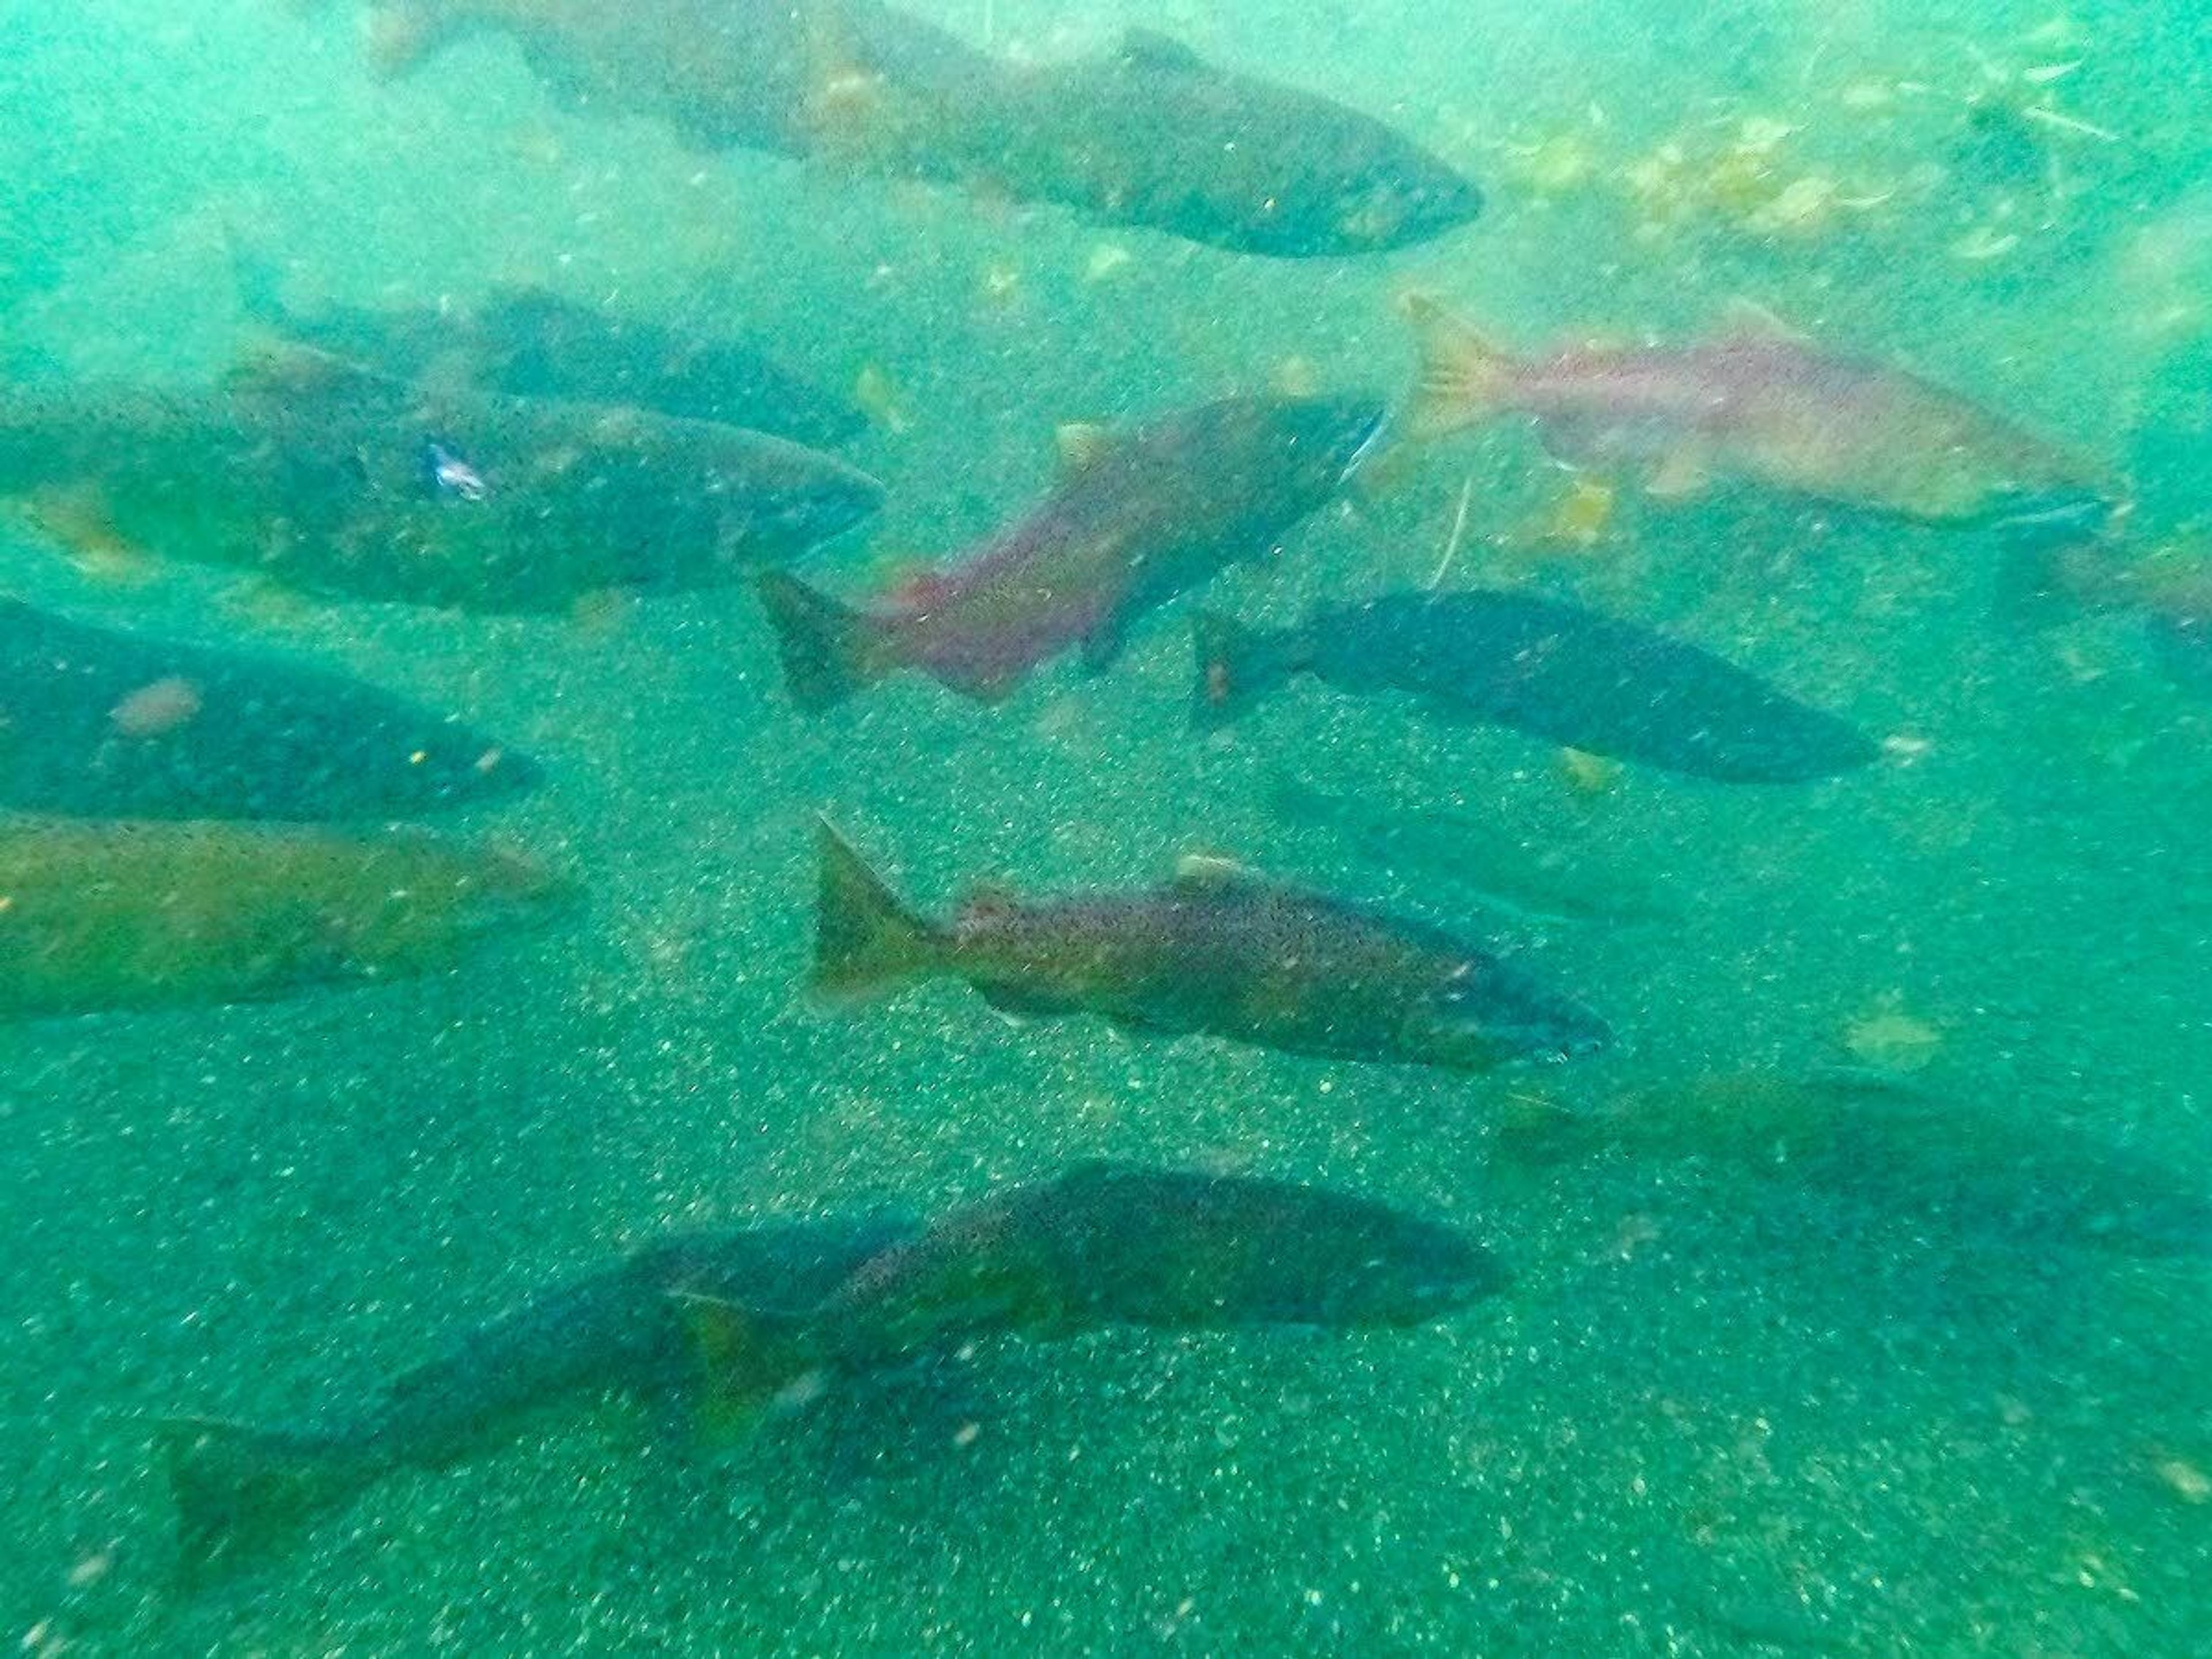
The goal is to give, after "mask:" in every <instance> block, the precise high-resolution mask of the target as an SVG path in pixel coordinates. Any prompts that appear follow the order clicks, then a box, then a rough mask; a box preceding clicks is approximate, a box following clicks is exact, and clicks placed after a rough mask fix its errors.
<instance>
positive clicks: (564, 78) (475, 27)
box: [375, 0, 1482, 258]
mask: <svg viewBox="0 0 2212 1659" xmlns="http://www.w3.org/2000/svg"><path fill="white" fill-rule="evenodd" d="M492 31H496V32H500V33H507V34H509V35H511V36H513V38H514V39H515V40H518V41H519V42H520V44H521V46H522V50H523V52H524V54H525V56H526V58H528V59H529V61H530V63H531V64H532V67H533V68H534V69H535V70H537V72H538V74H539V75H540V76H542V77H543V78H544V80H545V82H547V84H548V85H549V86H550V88H552V89H553V91H554V92H555V94H556V96H559V97H561V98H562V99H563V100H565V101H567V102H568V103H569V104H571V105H572V106H578V107H586V108H594V109H600V110H610V111H620V112H623V113H627V114H633V115H643V116H648V117H652V118H658V119H661V120H665V121H666V122H667V123H668V124H669V125H671V128H672V129H673V130H674V131H676V133H677V134H678V137H681V138H682V139H683V140H684V142H686V143H690V144H693V145H696V146H701V147H704V148H710V149H712V148H722V147H726V146H729V145H744V146H748V147H750V148H754V149H765V150H770V151H775V152H778V153H781V154H785V155H798V156H808V157H815V158H819V159H822V160H825V161H831V162H834V163H837V164H841V165H843V166H845V167H848V168H850V169H852V170H854V171H858V172H861V173H872V174H875V175H878V176H886V177H894V178H897V177H911V178H921V179H932V180H936V181H940V182H945V183H950V184H952V185H957V186H960V187H963V188H966V189H969V190H973V191H979V192H987V193H989V194H991V195H994V196H997V197H1006V198H1011V199H1013V200H1016V201H1026V202H1049V203H1052V204H1056V205H1059V206H1062V207H1066V208H1069V209H1072V210H1074V211H1076V212H1078V213H1079V214H1082V215H1084V216H1086V217H1088V218H1090V219H1091V220H1093V221H1094V222H1101V223H1107V224H1116V225H1130V226H1141V227H1145V228H1151V229H1155V230H1160V231H1164V232H1167V233H1169V234H1173V235H1176V236H1180V237H1182V238H1184V239H1186V240H1190V241H1194V242H1199V243H1202V244H1206V245H1209V246H1218V247H1224V248H1228V249H1231V250H1235V251H1237V252H1251V253H1259V254H1267V255H1274V256H1278V257H1285V258H1295V257H1310V256H1318V255H1345V254H1360V253H1372V252H1383V251H1386V250H1389V249H1393V248H1398V247H1404V246H1409V245H1411V244H1413V243H1417V242H1421V241H1425V240H1429V239H1431V238H1432V237H1436V236H1439V235H1442V234H1445V233H1446V232H1448V231H1449V230H1452V229H1454V228H1457V227H1459V226H1461V225H1463V224H1465V223H1467V222H1469V221H1471V220H1472V219H1474V217H1475V216H1477V214H1479V213H1480V210H1481V207H1482V197H1481V193H1480V191H1479V190H1477V189H1476V187H1475V186H1474V185H1473V184H1471V183H1470V182H1469V181H1468V180H1467V179H1465V178H1463V177H1462V176H1461V175H1460V174H1459V173H1457V172H1456V171H1455V170H1454V169H1453V168H1451V167H1449V166H1448V165H1446V164H1445V163H1444V162H1443V161H1440V160H1439V159H1438V158H1437V157H1436V156H1434V155H1431V154H1430V153H1429V152H1427V151H1426V150H1425V149H1422V148H1421V147H1420V146H1419V145H1417V144H1415V143H1413V142H1412V141H1410V140H1409V139H1407V138H1406V137H1403V136H1401V135H1400V134H1398V133H1396V132H1395V131H1392V130H1391V129H1390V128H1389V127H1388V126H1386V125H1383V123H1381V122H1379V121H1376V120H1374V119H1372V118H1369V117H1367V116H1364V115H1363V114H1360V113H1359V112H1356V111H1353V110H1351V109H1347V108H1346V107H1345V106H1343V105H1340V104H1337V103H1334V102H1333V101H1331V100H1328V99H1325V98H1322V97H1319V96H1316V95H1315V94H1310V93H1305V92H1301V91H1298V90H1297V89H1294V88H1289V87H1285V86H1282V85H1279V84H1277V83H1274V82H1268V81H1265V80H1262V79H1261V78H1259V77H1257V76H1247V75H1239V74H1236V73H1233V72H1231V71H1230V70H1225V69H1222V68H1220V67H1219V66H1218V65H1215V64H1209V63H1207V62H1206V61H1205V60H1204V59H1203V58H1200V56H1199V55H1198V54H1197V53H1195V52H1192V51H1191V50H1190V49H1189V48H1188V47H1186V46H1181V45H1179V44H1177V43H1176V42H1175V41H1173V40H1169V39H1167V38H1166V37H1164V36H1161V35H1158V34H1154V33H1150V32H1148V31H1141V30H1136V31H1131V32H1130V33H1128V34H1127V35H1126V36H1125V37H1124V38H1123V40H1121V43H1120V44H1119V45H1118V46H1115V48H1113V49H1112V50H1110V51H1109V52H1104V53H1102V54H1099V55H1097V56H1095V57H1091V58H1083V59H1078V60H1074V61H1072V62H1065V63H1054V64H1018V63H1011V62H1006V61H1003V60H1000V59H998V58H993V57H991V56H990V55H988V54H987V53H984V52H977V51H975V49H974V48H972V47H970V46H967V45H965V44H964V43H963V42H962V41H960V40H958V39H957V37H955V36H953V35H951V34H949V33H945V31H944V30H941V29H939V28H937V27H934V26H933V25H931V24H928V23H926V22H924V21H921V20H920V19H919V18H915V17H913V16H910V15H907V14H906V13H903V12H901V11H898V10H896V9H892V8H890V7H887V6H881V5H876V4H872V3H868V0H800V3H798V4H796V5H793V4H791V3H789V0H640V3H638V4H634V5H628V6H623V7H609V6H605V5H602V4H597V3H593V0H403V3H400V4H397V5H392V6H388V7H386V8H385V9H383V12H382V14H381V18H380V24H379V27H378V28H377V31H376V34H375V38H376V40H377V41H378V43H379V46H378V51H379V56H380V58H381V59H382V61H383V62H384V64H386V67H387V68H390V69H405V68H407V67H410V66H411V65H412V64H416V63H417V62H419V61H421V59H422V58H423V57H425V56H426V55H428V53H429V52H432V51H433V50H435V48H437V47H438V46H441V45H443V44H444V43H446V42H447V41H449V40H456V39H459V38H462V37H464V36H466V35H469V34H472V33H485V32H492Z"/></svg>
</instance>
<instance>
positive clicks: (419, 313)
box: [238, 257, 867, 446]
mask: <svg viewBox="0 0 2212 1659" xmlns="http://www.w3.org/2000/svg"><path fill="white" fill-rule="evenodd" d="M238 264H239V270H240V291H241V293H242V295H244V297H245V300H246V309H247V311H248V313H249V314H250V315H251V316H252V319H254V321H255V322H256V323H258V324H259V325H261V326H262V327H264V328H265V329H266V330H268V331H270V333H271V334H273V335H275V336H276V337H277V338H279V339H281V340H284V341H288V342H291V343H295V344H298V345H302V346H307V347H310V348H312V349H315V350H318V351H323V352H327V353H329V354H330V355H331V356H335V357H339V358H342V359H344V360H345V361H347V362H352V363H357V364H359V365H361V366H362V367H363V368H368V369H371V370H374V371H375V372H376V373H378V374H386V375H389V376H391V377H392V378H393V379H395V380H406V381H415V382H428V383H430V384H433V385H436V386H480V387H483V388H484V389H486V390H489V391H493V392H507V393H510V394H512V395H513V396H515V397H519V398H555V399H558V400H560V401H562V402H567V403H580V404H615V405H625V406H635V407H636V408H640V409H646V410H652V411H653V413H655V414H658V415H668V416H676V417H677V418H678V419H680V420H689V421H712V422H720V424H722V425H725V426H740V427H746V428H750V429H752V430H753V431H756V432H769V433H774V434H775V435H778V436H780V437H784V438H789V439H792V440H793V441H796V442H799V443H803V444H812V445H817V446H821V445H832V444H838V443H842V442H844V441H846V440H848V439H850V438H853V437H855V436H857V435H859V434H860V432H861V431H862V430H863V429H864V428H866V424H867V420H866V416H863V415H862V414H861V413H860V410H859V409H858V408H856V407H855V406H854V404H851V403H849V402H847V401H846V400H844V399H842V398H837V397H835V396H833V395H832V394H830V393H829V392H825V391H823V390H822V389H821V388H820V387H817V386H810V385H808V384H807V383H806V382H805V380H801V379H800V378H799V376H797V375H796V374H792V373H791V372H790V371H789V370H787V369H786V368H782V367H781V365H779V364H778V363H776V362H775V361H774V360H773V359H772V358H770V357H769V356H767V355H766V354H764V353H763V352H760V351H757V350H755V349H752V348H751V347H750V346H747V345H744V344H743V343H739V342H737V341H733V340H720V339H713V338H708V337H702V336H699V335H695V334H692V333H690V332H689V331H684V330H681V329H676V328H669V327H664V326H661V325H657V324H653V323H650V322H647V321H645V320H643V319H638V318H633V317H625V316H623V315H620V314H618V313H613V312H608V311H602V310H600V309H599V308H597V307H592V306H586V305H580V304H578V303H576V302H575V301H572V300H567V299H563V298H562V297H561V296H560V295H556V294H550V293H548V292H546V291H545V290H544V289H535V288H503V289H496V290H495V291H494V292H493V294H492V295H490V296H489V298H488V299H486V300H485V301H483V302H482V303H480V304H477V305H473V306H467V307H451V308H448V307H421V308H417V309H394V310H370V309H367V308H364V307H351V306H325V307H321V308H320V309H319V310H317V311H314V312H313V313H306V312H301V311H295V310H294V309H293V308H292V307H289V306H288V305H286V304H285V303H284V301H283V298H282V297H281V295H280V294H279V292H278V282H277V279H276V274H275V273H274V272H273V271H270V270H266V269H264V268H263V267H262V266H261V265H260V264H258V262H256V261H253V260H252V259H248V258H243V257H241V258H240V260H239V261H238Z"/></svg>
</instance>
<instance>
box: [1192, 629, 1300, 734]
mask: <svg viewBox="0 0 2212 1659" xmlns="http://www.w3.org/2000/svg"><path fill="white" fill-rule="evenodd" d="M1191 644H1192V647H1193V652H1194V658H1195V663H1194V667H1195V670H1196V674H1195V678H1194V680H1193V682H1192V684H1191V698H1190V723H1191V726H1192V729H1193V730H1194V731H1212V730H1213V729H1215V728H1216V727H1218V726H1225V725H1227V724H1228V723H1229V722H1230V721H1231V720H1235V719H1236V718H1237V716H1238V715H1239V714H1243V712H1244V711H1245V710H1246V709H1247V708H1250V707H1251V705H1252V704H1254V703H1255V702H1258V701H1259V700H1260V699H1261V697H1263V696H1266V695H1267V693H1268V692H1269V691H1271V690H1273V689H1274V688H1275V687H1276V686H1277V685H1279V684H1281V683H1282V682H1283V681H1284V680H1285V679H1287V678H1290V676H1291V675H1292V674H1293V673H1295V672H1297V670H1298V669H1299V668H1300V667H1301V666H1302V665H1303V664H1302V661H1301V658H1302V651H1301V647H1300V641H1299V636H1298V635H1297V634H1295V633H1282V632H1275V631H1273V630H1269V629H1258V628H1247V627H1246V626H1245V625H1244V624H1243V623H1239V622H1237V621H1234V620H1232V619H1231V618H1230V617H1224V616H1222V615H1220V614H1218V612H1215V611H1195V612H1194V613H1193V614H1192V617H1191Z"/></svg>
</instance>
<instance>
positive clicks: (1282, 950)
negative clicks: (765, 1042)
mask: <svg viewBox="0 0 2212 1659" xmlns="http://www.w3.org/2000/svg"><path fill="white" fill-rule="evenodd" d="M822 834H823V845H822V881H821V888H820V893H819V897H818V901H817V943H816V958H815V974H814V981H815V985H816V987H817V989H819V990H821V991H823V992H824V993H826V994H830V995H836V996H851V995H857V994H864V993H866V992H868V991H871V990H876V989H880V988H884V987H888V986H890V985H892V984H895V983H897V982H899V981H903V980H911V979H919V978H930V977H937V976H950V977H953V978H957V979H961V980H964V981H967V982H968V983H969V985H971V986H973V987H975V989H976V990H977V991H978V992H980V993H981V994H982V995H983V997H984V998H985V1000H987V1001H989V1002H990V1003H991V1004H993V1006H996V1007H999V1008H1001V1009H1004V1010H1006V1011H1008V1012H1014V1013H1019V1014H1030V1015H1038V1016H1056V1015H1067V1014H1091V1015H1096V1016H1098V1017H1100V1018H1105V1019H1107V1020H1109V1021H1111V1022H1113V1023H1114V1024H1116V1025H1119V1026H1121V1027H1123V1028H1124V1029H1127V1030H1136V1031H1150V1032H1158V1033H1164V1034H1168V1035H1177V1036H1179V1035H1186V1034H1195V1033H1202V1034H1206V1035H1209V1036H1220V1037H1226V1038H1229V1039H1231V1040H1232V1041H1235V1042H1247V1043H1253V1044H1256V1045H1259V1046H1261V1047H1263V1048H1276V1049H1280V1050H1283V1051H1285V1052H1287V1053H1291V1054H1312V1055H1319V1056H1324V1057H1333V1058H1337V1059H1345V1060H1384V1061H1399V1062H1407V1063H1414V1064H1422V1065H1430V1066H1448V1067H1453V1068H1455V1069H1460V1070H1468V1071H1481V1070H1486V1069H1488V1068H1490V1067H1492V1066H1497V1065H1498V1064H1501V1063H1504V1062H1507V1061H1512V1060H1538V1059H1541V1060H1564V1059H1567V1058H1571V1057H1573V1056H1577V1055H1580V1054H1589V1053H1591V1052H1594V1051H1595V1050H1596V1049H1598V1048H1601V1047H1603V1046H1604V1044H1605V1043H1606V1042H1607V1039H1608V1035H1609V1034H1608V1033H1607V1030H1606V1027H1605V1025H1604V1024H1603V1023H1602V1022H1601V1020H1599V1019H1598V1018H1597V1017H1596V1016H1595V1015H1594V1014H1592V1013H1590V1012H1589V1011H1588V1010H1587V1009H1584V1008H1583V1007H1581V1006H1579V1005H1577V1004H1576V1003H1574V1002H1572V1001H1571V1000H1569V999H1567V998H1565V997H1564V996H1562V995H1559V994H1556V993H1554V992H1553V991H1551V990H1550V989H1548V988H1547V987H1544V986H1542V985H1541V984H1540V983H1538V982H1537V981H1534V980H1533V979H1532V978H1530V977H1528V975H1523V974H1522V973H1521V972H1520V971H1519V970H1518V969H1515V968H1513V967H1511V966H1510V965H1508V964H1507V963H1504V962H1501V961H1499V960H1498V958H1497V957H1494V956H1492V955H1490V954H1489V953H1488V952H1486V951H1483V950H1482V949H1480V947H1478V946H1476V945H1471V944H1468V943H1467V942H1465V941H1463V940H1461V939H1455V938H1453V937H1452V936H1451V935H1449V934H1448V933H1443V932H1442V931H1440V930H1437V929H1435V928H1431V927H1423V926H1420V925H1419V924H1416V923H1413V922H1408V921H1402V920H1400V919H1398V918H1395V917H1392V916H1389V915H1382V914H1380V913H1377V912H1373V911H1370V910H1367V909H1365V908H1361V907H1358V906H1355V905H1352V904H1347V903H1346V902H1342V901H1340V900H1337V899H1334V898H1331V897H1328V896H1325V895H1322V894H1318V893H1311V892H1308V891H1305V890H1303V889H1299V888H1295V887H1291V886H1286V885H1282V884H1277V883H1273V882H1270V881H1267V880H1264V879H1262V878H1259V877H1256V876H1254V875H1251V874H1249V873H1248V872H1243V871H1241V870H1238V869H1237V868H1235V867H1234V866H1227V865H1224V864H1221V863H1219V862H1218V861H1215V860H1191V861H1188V862H1187V863H1186V865H1185V866H1184V868H1183V870H1182V872H1179V874H1178V876H1177V878H1176V880H1175V881H1174V882H1172V883H1171V884H1169V885H1167V886H1165V887H1161V888H1158V889H1153V890H1143V891H1137V892H1131V893H1106V894H1099V895H1094V896H1079V897H1073V898H1065V899H1053V900H1045V901H1040V902H1026V901H1022V900H1018V899H1015V898H1012V897H1011V896H1005V895H1001V894H998V893H982V894H978V895H977V896H975V897H973V898H971V899H970V900H969V902H968V903H967V904H966V905H965V906H964V907H963V908H962V909H961V910H960V911H959V913H958V914H957V915H956V916H955V917H954V918H953V919H952V920H951V921H949V922H945V923H942V924H939V923H935V922H932V921H927V920H925V919H923V918H921V917H919V916H916V915H913V914H911V913H910V912H908V910H907V909H906V908H904V907H903V906H902V904H901V903H900V902H899V900H898V899H897V897H896V896H895V895H893V894H892V893H891V892H890V890H889V889H888V888H886V887H885V886H884V884H883V882H882V881H881V880H880V878H878V877H877V876H876V875H875V874H874V872H872V871H871V870H869V869H868V867H867V866H866V864H864V863H863V862H862V861H861V860H860V857H859V856H858V854H855V853H854V851H853V850H852V848H850V847H849V846H848V845H847V844H846V843H845V842H844V841H843V840H842V838H840V837H839V836H837V835H836V831H835V830H833V829H829V826H828V825H826V824H825V825H823V831H822Z"/></svg>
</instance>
